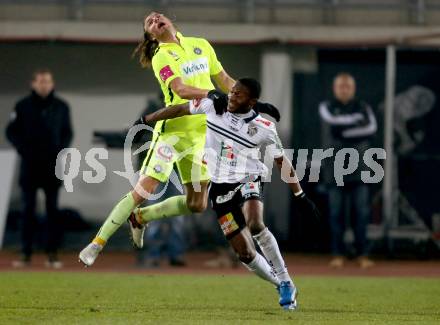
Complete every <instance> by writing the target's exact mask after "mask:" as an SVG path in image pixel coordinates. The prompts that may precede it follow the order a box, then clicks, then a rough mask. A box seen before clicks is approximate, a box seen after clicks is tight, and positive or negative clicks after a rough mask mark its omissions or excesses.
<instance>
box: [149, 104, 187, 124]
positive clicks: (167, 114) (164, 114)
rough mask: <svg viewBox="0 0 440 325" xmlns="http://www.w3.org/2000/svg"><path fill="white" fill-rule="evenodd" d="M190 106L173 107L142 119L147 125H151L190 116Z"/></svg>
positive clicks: (165, 108) (162, 109)
mask: <svg viewBox="0 0 440 325" xmlns="http://www.w3.org/2000/svg"><path fill="white" fill-rule="evenodd" d="M190 114H191V113H190V111H189V104H188V103H185V104H180V105H172V106H168V107H164V108H161V109H159V110H157V111H155V112H154V113H151V114H148V115H145V116H143V117H141V119H142V120H143V122H144V123H145V124H151V123H153V122H157V121H161V120H167V119H171V118H176V117H180V116H184V115H190Z"/></svg>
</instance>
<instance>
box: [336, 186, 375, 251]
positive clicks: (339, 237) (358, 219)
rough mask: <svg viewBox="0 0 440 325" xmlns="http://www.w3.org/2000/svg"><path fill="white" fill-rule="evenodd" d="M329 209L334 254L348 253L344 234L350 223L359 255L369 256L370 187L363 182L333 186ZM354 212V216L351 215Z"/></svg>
mask: <svg viewBox="0 0 440 325" xmlns="http://www.w3.org/2000/svg"><path fill="white" fill-rule="evenodd" d="M329 207H330V231H331V252H332V254H333V255H344V254H345V253H346V248H345V243H344V233H345V229H346V226H347V223H348V222H350V223H351V226H352V229H353V232H354V246H355V249H356V253H357V255H358V256H364V255H367V253H368V252H367V225H368V222H369V221H370V220H369V219H370V202H369V193H368V186H367V185H366V184H364V183H361V182H359V183H347V184H345V185H344V186H343V187H338V186H332V187H331V188H330V189H329ZM346 211H348V212H349V214H348V215H346V213H345V212H346ZM352 211H353V212H354V215H351V212H352Z"/></svg>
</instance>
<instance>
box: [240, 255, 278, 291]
mask: <svg viewBox="0 0 440 325" xmlns="http://www.w3.org/2000/svg"><path fill="white" fill-rule="evenodd" d="M243 265H244V266H245V267H246V268H247V269H248V270H249V271H251V272H254V273H255V274H256V275H258V276H259V277H260V278H262V279H263V280H266V281H269V282H270V283H273V284H274V285H276V286H279V285H280V280H279V279H278V278H277V276H276V275H275V274H274V273H273V271H272V268H271V267H270V265H269V263H267V261H266V260H265V259H264V257H263V256H261V255H260V254H258V253H256V255H255V258H254V259H253V260H252V262H250V263H249V264H245V263H243Z"/></svg>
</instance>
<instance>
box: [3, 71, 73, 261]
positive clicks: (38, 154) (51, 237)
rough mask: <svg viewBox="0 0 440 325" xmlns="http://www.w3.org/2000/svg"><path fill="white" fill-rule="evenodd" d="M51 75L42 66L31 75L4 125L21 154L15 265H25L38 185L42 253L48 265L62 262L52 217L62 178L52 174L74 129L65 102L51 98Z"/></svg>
mask: <svg viewBox="0 0 440 325" xmlns="http://www.w3.org/2000/svg"><path fill="white" fill-rule="evenodd" d="M54 86H55V83H54V79H53V76H52V73H51V72H50V71H49V70H47V69H41V70H37V71H36V72H35V73H34V74H33V76H32V82H31V88H32V93H31V94H30V95H29V96H26V97H25V98H23V99H21V100H20V101H18V103H17V104H16V105H15V109H14V111H13V112H12V114H11V121H10V123H9V125H8V126H7V129H6V136H7V138H8V140H9V141H10V142H11V143H12V145H13V146H14V147H15V149H16V150H17V152H18V154H19V155H20V158H21V165H20V179H19V184H20V187H21V189H22V195H23V205H24V213H23V225H22V256H21V259H20V260H19V261H14V266H17V267H19V266H26V265H29V264H30V261H31V256H32V242H33V237H34V236H33V235H34V230H35V227H34V224H35V207H36V194H37V190H38V189H40V188H41V189H43V191H44V194H45V199H46V200H45V203H46V217H47V222H46V225H47V227H46V230H47V232H46V233H45V239H46V253H47V255H48V261H47V263H46V265H47V266H49V267H54V268H59V267H61V266H62V264H61V262H60V261H59V260H58V257H57V250H58V246H59V244H60V241H61V232H62V230H61V227H60V221H59V220H58V216H57V211H58V208H57V205H58V190H59V187H60V185H61V181H60V180H59V179H58V178H57V177H56V176H55V166H56V159H57V155H58V152H59V151H60V150H61V149H63V148H65V147H68V146H69V145H70V143H71V141H72V137H73V132H72V126H71V121H70V112H69V106H68V104H67V103H66V102H65V101H64V100H62V99H60V98H59V97H57V96H55V93H54Z"/></svg>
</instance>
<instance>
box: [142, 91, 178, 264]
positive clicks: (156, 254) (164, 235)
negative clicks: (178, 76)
mask: <svg viewBox="0 0 440 325" xmlns="http://www.w3.org/2000/svg"><path fill="white" fill-rule="evenodd" d="M163 106H164V104H163V95H162V93H160V95H159V98H158V99H157V100H150V101H149V102H148V104H147V107H146V109H145V110H144V111H143V112H142V115H147V114H150V113H152V112H154V111H156V110H158V109H159V108H162V107H163ZM151 137H152V133H151V132H147V131H145V132H138V134H137V135H136V137H135V142H136V144H137V145H143V144H144V143H145V142H147V141H150V140H151ZM146 153H147V151H146V150H145V151H143V152H142V153H140V154H139V157H138V161H139V165H141V164H142V162H143V161H144V158H145V155H146ZM176 175H177V173H176ZM164 186H165V184H161V185H159V188H158V190H157V193H160V192H161V191H162V190H163V188H164ZM180 194H181V193H179V192H178V191H177V189H176V187H175V186H174V184H172V182H168V185H167V188H166V190H165V192H164V194H163V195H162V197H161V198H160V199H158V200H157V201H154V202H151V204H154V203H158V202H159V201H163V200H165V199H167V198H169V197H172V196H175V195H180ZM184 223H185V217H184V216H178V217H172V218H165V219H160V220H155V221H152V222H150V223H149V224H148V227H147V229H146V235H145V236H146V244H147V245H146V247H147V249H146V250H142V251H140V252H139V253H138V258H137V261H138V265H139V266H141V267H158V266H159V263H160V259H161V257H162V255H163V252H165V253H166V254H165V255H166V256H167V258H168V260H169V263H170V265H172V266H185V260H184V254H185V250H186V243H185V234H184Z"/></svg>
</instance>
